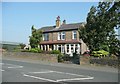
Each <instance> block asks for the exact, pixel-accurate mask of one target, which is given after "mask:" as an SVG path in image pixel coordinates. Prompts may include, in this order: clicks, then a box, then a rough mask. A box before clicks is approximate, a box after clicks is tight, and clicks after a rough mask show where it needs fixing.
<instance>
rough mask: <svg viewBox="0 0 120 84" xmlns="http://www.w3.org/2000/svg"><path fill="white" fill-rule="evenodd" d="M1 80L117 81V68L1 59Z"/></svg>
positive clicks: (57, 81) (56, 81) (55, 81)
mask: <svg viewBox="0 0 120 84" xmlns="http://www.w3.org/2000/svg"><path fill="white" fill-rule="evenodd" d="M0 65H2V68H1V69H0V71H1V72H2V82H54V83H65V84H66V83H68V82H118V70H117V69H116V68H111V67H95V66H88V65H85V66H84V65H82V66H81V65H74V64H62V63H48V62H35V61H31V62H30V61H25V60H14V59H2V61H1V62H0Z"/></svg>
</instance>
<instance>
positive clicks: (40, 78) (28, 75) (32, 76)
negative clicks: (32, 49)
mask: <svg viewBox="0 0 120 84" xmlns="http://www.w3.org/2000/svg"><path fill="white" fill-rule="evenodd" d="M23 76H27V77H31V78H36V79H41V80H45V81H50V82H57V81H54V80H51V79H46V78H41V77H36V76H30V75H27V74H23Z"/></svg>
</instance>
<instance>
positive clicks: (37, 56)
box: [2, 52, 58, 63]
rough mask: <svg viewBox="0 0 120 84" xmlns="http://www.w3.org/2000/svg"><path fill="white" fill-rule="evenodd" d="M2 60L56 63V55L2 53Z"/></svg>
mask: <svg viewBox="0 0 120 84" xmlns="http://www.w3.org/2000/svg"><path fill="white" fill-rule="evenodd" d="M2 57H3V58H11V59H12V58H13V59H14V58H16V59H21V60H22V59H23V60H37V61H47V62H53V63H57V62H58V60H57V55H56V54H41V53H31V52H3V53H2Z"/></svg>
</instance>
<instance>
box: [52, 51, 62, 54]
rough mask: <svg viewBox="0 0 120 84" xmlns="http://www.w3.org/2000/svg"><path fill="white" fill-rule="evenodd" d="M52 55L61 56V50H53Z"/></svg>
mask: <svg viewBox="0 0 120 84" xmlns="http://www.w3.org/2000/svg"><path fill="white" fill-rule="evenodd" d="M50 53H51V54H60V51H59V50H52V51H51V52H50Z"/></svg>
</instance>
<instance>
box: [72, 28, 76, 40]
mask: <svg viewBox="0 0 120 84" xmlns="http://www.w3.org/2000/svg"><path fill="white" fill-rule="evenodd" d="M75 34H76V38H75V36H74V35H75ZM72 39H77V31H76V30H74V31H72Z"/></svg>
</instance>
